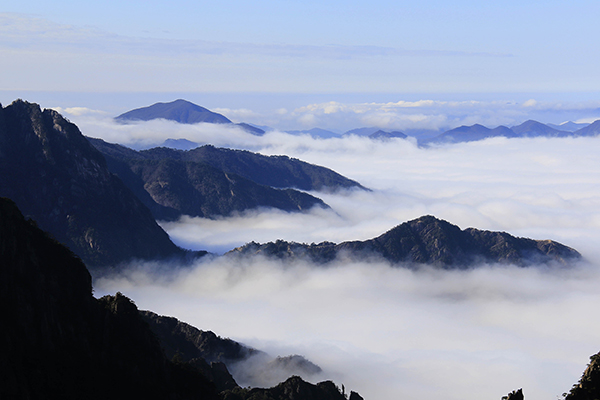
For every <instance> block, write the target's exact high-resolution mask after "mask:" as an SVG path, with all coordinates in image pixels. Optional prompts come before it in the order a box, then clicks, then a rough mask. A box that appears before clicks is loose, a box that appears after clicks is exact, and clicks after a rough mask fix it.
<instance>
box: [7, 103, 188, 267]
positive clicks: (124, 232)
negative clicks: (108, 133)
mask: <svg viewBox="0 0 600 400" xmlns="http://www.w3.org/2000/svg"><path fill="white" fill-rule="evenodd" d="M0 196H5V197H9V198H11V199H12V200H14V201H15V202H16V203H17V205H18V207H19V208H20V209H21V211H22V212H23V213H24V214H25V215H27V216H30V217H32V218H33V219H35V220H36V222H37V223H38V224H39V226H40V227H41V228H42V229H43V230H46V231H48V232H51V233H52V235H53V236H54V237H55V238H56V239H57V240H58V241H60V242H62V243H64V244H65V245H67V246H68V247H69V248H70V249H71V250H73V251H74V252H75V253H76V254H77V255H78V256H80V257H81V258H82V259H83V260H84V261H85V262H86V263H87V264H88V265H89V266H104V265H114V264H118V263H120V262H123V261H127V260H130V259H133V258H139V259H157V258H165V257H172V256H180V255H183V254H184V253H185V252H184V251H183V250H182V249H180V248H178V247H177V246H176V245H175V244H173V243H172V242H171V240H170V239H169V236H168V235H167V233H166V232H164V231H163V230H162V229H161V228H160V226H158V225H157V223H156V221H155V219H154V218H153V216H152V214H151V212H150V211H149V210H148V208H147V207H145V206H144V205H143V204H142V203H141V202H140V201H139V200H138V199H137V198H136V196H135V195H134V194H133V193H132V192H131V191H130V190H129V189H128V188H127V187H126V186H125V185H124V184H123V182H121V180H120V179H119V178H117V177H116V176H115V175H113V174H112V173H110V171H109V170H108V168H107V166H106V161H105V159H104V157H103V156H102V154H100V152H98V151H97V150H96V149H95V148H94V147H93V146H92V145H90V143H89V141H88V140H87V139H86V138H85V137H84V136H83V135H82V134H81V132H80V131H79V129H78V128H77V126H75V125H74V124H72V123H70V122H69V121H67V120H66V119H64V118H63V117H62V116H61V115H60V114H59V113H57V112H56V111H53V110H47V109H46V110H43V111H42V110H41V109H40V107H39V106H38V105H37V104H32V103H27V102H25V101H22V100H17V101H15V102H13V103H12V104H11V105H9V106H7V107H4V108H2V107H0Z"/></svg>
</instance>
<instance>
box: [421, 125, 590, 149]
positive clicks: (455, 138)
mask: <svg viewBox="0 0 600 400" xmlns="http://www.w3.org/2000/svg"><path fill="white" fill-rule="evenodd" d="M577 125H579V124H577ZM570 126H571V127H572V125H570ZM598 134H600V120H599V121H596V122H594V123H593V124H589V125H587V124H586V125H584V126H583V127H580V128H579V129H577V130H575V131H572V132H571V131H567V130H560V129H557V128H556V127H554V126H550V125H546V124H542V123H541V122H537V121H533V120H529V121H525V122H523V123H522V124H520V125H516V126H513V127H512V128H508V127H506V126H498V127H496V128H494V129H490V128H487V127H485V126H483V125H480V124H475V125H470V126H460V127H458V128H454V129H450V130H448V131H445V132H443V133H441V134H439V135H437V136H434V137H432V138H429V139H427V140H424V141H423V142H422V143H423V144H432V143H460V142H472V141H476V140H483V139H487V138H492V137H505V138H523V137H569V136H573V137H580V136H597V135H598Z"/></svg>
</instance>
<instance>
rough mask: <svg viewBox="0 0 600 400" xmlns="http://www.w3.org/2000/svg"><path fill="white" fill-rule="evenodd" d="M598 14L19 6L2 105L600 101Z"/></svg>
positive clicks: (424, 4)
mask: <svg viewBox="0 0 600 400" xmlns="http://www.w3.org/2000/svg"><path fill="white" fill-rule="evenodd" d="M598 15H600V3H599V2H597V1H572V2H569V3H568V4H567V3H565V2H559V1H544V2H542V1H519V2H517V1H504V2H479V1H477V2H476V1H456V2H447V1H433V0H431V1H419V2H417V1H383V0H379V1H369V2H367V1H344V2H341V1H325V2H323V1H320V2H316V1H303V2H298V1H268V0H262V1H254V2H246V1H221V2H204V1H178V0H176V1H170V2H165V1H106V2H102V3H99V2H73V1H53V2H42V1H21V2H13V3H11V4H6V5H4V6H3V9H2V13H0V51H1V52H2V53H3V54H4V57H2V58H1V59H0V70H2V71H3V75H4V77H5V79H4V80H3V82H1V83H0V96H1V97H0V101H1V102H2V103H3V104H5V103H7V102H10V101H12V99H13V97H23V98H26V99H28V100H31V101H38V102H40V103H46V102H47V103H48V104H43V105H45V106H50V107H54V106H60V107H76V106H82V107H90V108H99V109H104V110H106V111H107V112H113V113H117V112H122V111H126V110H128V109H130V108H134V107H141V106H144V105H148V104H151V103H154V102H157V101H170V100H174V99H175V98H178V97H184V98H188V99H190V100H191V101H194V102H197V103H199V104H201V105H204V106H207V107H211V108H215V107H216V108H232V109H244V110H251V111H254V112H255V113H257V114H260V115H267V114H269V115H270V116H271V117H273V116H274V115H276V111H277V110H282V109H285V110H287V111H290V110H293V109H296V108H298V107H303V106H308V105H310V104H321V103H324V102H329V101H336V102H341V103H344V104H346V103H352V104H357V103H359V104H362V103H369V102H375V103H385V102H397V101H418V100H429V99H433V100H478V101H482V100H485V101H516V102H525V101H527V100H530V99H535V100H538V101H540V100H541V101H550V102H552V103H553V104H556V103H564V102H581V101H594V100H596V99H597V98H599V97H598V94H600V76H599V74H598V73H597V65H598V64H599V61H600V60H599V57H600V52H599V51H597V50H598V43H597V38H598V37H600V25H599V24H597V21H596V18H597V16H598ZM259 94H260V96H259ZM265 94H268V95H269V96H265ZM261 96H262V97H261ZM232 115H233V117H234V118H235V113H234V114H232ZM563 117H566V116H562V115H561V116H560V117H558V116H557V117H556V118H563ZM594 117H595V115H591V114H590V115H588V114H577V115H573V118H572V119H575V118H594ZM271 119H273V118H271ZM252 122H255V123H259V122H260V121H252ZM548 122H559V120H556V121H554V120H553V121H548ZM399 128H401V127H399Z"/></svg>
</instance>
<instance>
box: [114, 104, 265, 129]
mask: <svg viewBox="0 0 600 400" xmlns="http://www.w3.org/2000/svg"><path fill="white" fill-rule="evenodd" d="M153 119H166V120H169V121H175V122H178V123H180V124H197V123H200V122H204V123H209V124H231V125H237V126H239V127H240V128H242V129H244V130H245V131H246V132H249V133H251V134H253V135H258V136H260V135H263V134H264V133H265V131H264V130H262V129H260V128H257V127H255V126H252V125H250V124H246V123H243V122H242V123H239V124H234V123H233V122H231V120H229V119H228V118H227V117H225V116H224V115H221V114H219V113H216V112H213V111H210V110H208V109H206V108H204V107H201V106H199V105H196V104H194V103H191V102H189V101H187V100H183V99H179V100H175V101H172V102H170V103H155V104H152V105H151V106H148V107H142V108H136V109H135V110H131V111H127V112H125V113H123V114H121V115H119V116H117V117H115V120H116V121H118V122H135V121H150V120H153Z"/></svg>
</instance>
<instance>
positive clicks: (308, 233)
mask: <svg viewBox="0 0 600 400" xmlns="http://www.w3.org/2000/svg"><path fill="white" fill-rule="evenodd" d="M98 132H99V130H98ZM84 133H85V131H84ZM179 134H180V136H179V137H185V136H183V133H181V132H179ZM92 136H94V135H92ZM95 136H100V135H95ZM168 137H173V136H168ZM240 137H242V139H240V140H239V141H236V140H231V143H230V146H237V147H238V148H249V149H252V150H254V151H260V152H261V153H263V154H286V155H289V156H292V157H297V158H300V159H302V160H305V161H308V162H311V163H315V164H319V165H323V166H326V167H329V168H332V169H334V170H335V171H337V172H339V173H341V174H343V175H345V176H347V177H349V178H352V179H355V180H357V181H359V182H360V183H361V184H363V185H365V186H367V187H369V188H371V189H372V190H373V191H372V192H363V191H354V192H345V193H333V194H332V193H327V194H325V193H314V194H315V195H317V196H319V197H321V198H322V199H323V200H325V201H326V202H327V203H328V204H329V205H330V206H331V207H332V209H331V210H322V209H318V210H313V211H312V212H310V213H305V214H287V213H283V212H276V211H268V210H262V211H256V212H248V213H245V214H243V215H238V216H235V217H230V218H222V219H215V220H208V219H192V218H184V219H182V220H181V221H179V222H176V223H163V224H162V225H163V227H164V228H166V229H167V231H168V232H169V233H170V234H171V236H172V238H173V239H174V240H175V241H176V242H177V243H179V244H181V245H183V246H185V247H189V248H195V249H207V250H210V251H213V252H216V253H223V252H225V251H227V250H230V249H232V248H233V247H236V246H239V245H242V244H244V243H246V242H248V241H251V240H254V241H258V242H265V241H272V240H276V239H285V240H293V241H299V242H308V243H310V242H320V241H323V240H329V241H334V242H340V241H344V240H356V239H361V240H362V239H368V238H372V237H375V236H378V235H379V234H381V233H383V232H385V231H386V230H388V229H390V228H392V227H394V226H396V225H398V224H400V223H402V222H405V221H408V220H410V219H414V218H417V217H419V216H421V215H425V214H432V215H435V216H436V217H439V218H443V219H446V220H448V221H449V222H451V223H454V224H456V225H459V226H460V227H461V228H463V229H464V228H467V227H470V226H472V227H476V228H480V229H487V230H502V231H507V232H509V233H511V234H513V235H516V236H527V237H531V238H535V239H554V240H557V241H559V242H561V243H563V244H566V245H568V246H571V247H574V248H575V249H577V250H579V251H580V252H581V253H582V254H583V256H584V257H585V258H586V259H587V261H588V262H586V263H582V265H579V266H576V267H574V268H573V269H567V270H558V269H548V268H529V269H519V268H516V267H511V266H493V265H484V266H480V267H479V268H476V269H473V270H470V271H436V270H432V269H429V268H423V269H421V270H417V271H414V270H407V269H403V268H397V267H391V266H390V265H388V264H386V263H384V262H381V263H376V262H373V263H368V264H367V263H360V262H354V261H352V260H344V261H340V262H337V263H334V264H333V265H330V266H328V267H319V266H313V265H308V264H305V263H302V262H297V263H295V264H285V265H283V264H281V263H278V262H275V261H269V260H265V259H260V258H256V259H249V260H245V261H241V262H236V263H232V262H230V261H226V260H225V259H223V258H214V259H206V260H204V261H203V262H199V263H198V264H197V265H196V266H195V267H193V268H191V269H188V270H178V272H176V273H171V274H168V273H167V274H165V273H164V269H165V268H164V266H157V265H134V266H132V267H131V268H130V269H129V270H128V271H127V272H126V273H125V274H123V275H121V276H118V277H113V278H111V279H107V278H104V279H99V280H98V281H96V283H95V293H96V295H97V296H101V295H103V294H105V293H111V294H112V293H114V292H116V291H121V292H123V293H124V294H126V295H127V296H129V297H131V298H132V299H133V300H134V301H135V302H136V304H137V305H138V307H140V308H141V309H150V310H153V311H155V312H157V313H159V314H165V315H171V316H175V317H177V318H179V319H181V320H183V321H185V322H188V323H190V324H192V325H194V326H196V327H198V328H200V329H204V330H212V331H214V332H215V333H217V334H218V335H220V336H224V337H231V338H233V339H235V340H238V341H241V342H243V343H246V344H248V345H251V346H254V347H256V348H259V349H262V350H265V351H267V352H269V353H271V354H273V355H289V354H302V355H304V356H306V357H307V358H308V359H309V360H311V361H312V362H314V363H316V364H318V365H319V366H320V367H321V368H322V369H323V373H322V374H321V375H320V376H318V377H317V378H318V379H319V380H321V379H333V380H334V381H335V382H336V383H337V384H338V385H340V386H341V384H344V385H345V387H346V388H348V389H350V390H354V391H357V392H359V393H360V394H361V395H362V396H363V397H364V398H365V399H370V400H383V399H389V400H395V399H401V398H406V399H417V398H419V399H439V398H445V399H457V400H458V399H460V400H481V399H499V398H500V397H501V396H503V395H506V394H507V393H508V392H509V391H511V390H513V389H517V388H519V387H523V390H524V394H525V396H526V398H527V399H528V400H542V399H556V398H557V396H560V395H561V394H562V393H563V392H566V391H568V390H569V389H570V388H571V385H572V384H574V383H576V382H577V380H578V379H579V377H580V375H581V373H582V372H583V369H584V368H585V366H586V364H587V362H588V361H589V356H591V355H592V354H595V353H596V352H598V351H600V320H599V319H598V318H597V310H598V306H599V305H600V291H599V290H598V287H599V284H600V273H599V269H598V266H599V265H600V263H599V260H600V250H599V249H600V246H598V245H597V243H598V241H599V239H600V165H599V162H598V155H597V149H598V147H599V145H600V138H599V139H594V138H591V139H590V138H579V139H568V138H567V139H543V138H540V139H510V140H508V139H502V138H498V139H491V140H486V141H482V142H476V143H466V144H458V145H452V146H443V147H438V148H430V149H422V148H418V147H417V146H416V145H415V144H414V143H413V142H411V141H407V140H395V141H388V142H374V141H370V140H369V139H363V138H346V139H330V140H314V139H310V138H307V137H297V136H289V135H286V134H282V133H270V134H267V135H265V136H263V137H260V138H258V137H250V136H244V135H240ZM106 139H107V140H109V141H110V138H108V137H107V138H106ZM190 139H191V140H193V139H194V138H190ZM112 141H116V140H112ZM205 141H206V142H208V141H209V140H205ZM215 145H224V144H223V143H215ZM158 270H160V271H163V272H161V273H158V272H156V271H158ZM243 383H244V384H251V382H243Z"/></svg>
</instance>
